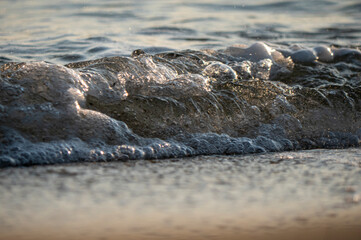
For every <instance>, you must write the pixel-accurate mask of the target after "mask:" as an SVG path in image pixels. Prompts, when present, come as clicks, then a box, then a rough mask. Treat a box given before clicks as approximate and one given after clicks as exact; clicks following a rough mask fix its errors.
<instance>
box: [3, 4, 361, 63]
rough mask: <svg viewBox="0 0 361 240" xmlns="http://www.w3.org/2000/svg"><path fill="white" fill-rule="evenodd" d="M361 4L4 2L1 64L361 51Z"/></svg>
mask: <svg viewBox="0 0 361 240" xmlns="http://www.w3.org/2000/svg"><path fill="white" fill-rule="evenodd" d="M360 12H361V3H360V2H359V1H358V0H343V1H336V0H303V1H292V0H291V1H286V0H278V1H270V0H253V1H247V0H237V1H236V0H226V1H216V0H197V1H194V0H174V1H165V0H155V1H146V0H136V1H133V0H123V1H114V0H104V1H96V0H89V1H84V0H67V1H45V0H32V1H30V0H24V1H20V0H1V1H0V63H5V62H9V61H32V60H36V61H38V60H41V61H48V62H52V63H58V64H59V63H60V64H64V63H68V62H74V61H81V60H90V59H96V58H100V57H104V56H115V55H127V54H129V53H131V51H132V50H134V49H137V48H143V49H146V50H147V51H149V52H160V51H165V50H167V49H174V50H184V49H202V48H216V49H219V48H222V47H226V46H229V45H232V44H247V45H249V44H251V43H253V42H255V41H265V42H267V43H268V44H276V45H286V46H288V45H292V44H300V45H303V46H315V45H320V44H324V45H327V46H330V45H336V46H342V47H360V46H361V44H360V39H361V27H360V24H359V22H360V20H361V13H360Z"/></svg>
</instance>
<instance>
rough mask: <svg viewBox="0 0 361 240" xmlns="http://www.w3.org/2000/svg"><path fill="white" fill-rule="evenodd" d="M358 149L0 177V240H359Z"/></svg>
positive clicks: (53, 169) (33, 170)
mask: <svg viewBox="0 0 361 240" xmlns="http://www.w3.org/2000/svg"><path fill="white" fill-rule="evenodd" d="M360 156H361V150H360V149H358V148H354V149H344V150H311V151H298V152H284V153H271V154H257V155H247V156H200V157H193V158H185V159H172V160H147V161H146V160H137V161H127V162H108V163H79V164H64V165H49V166H34V167H24V168H5V169H1V170H0V205H1V211H0V239H4V240H5V239H7V240H11V239H24V240H25V239H26V240H30V239H59V240H60V239H360V237H361V228H360V226H361V205H360V201H361V184H360V181H359V179H360V176H361V169H360V166H361V165H360V159H361V158H360Z"/></svg>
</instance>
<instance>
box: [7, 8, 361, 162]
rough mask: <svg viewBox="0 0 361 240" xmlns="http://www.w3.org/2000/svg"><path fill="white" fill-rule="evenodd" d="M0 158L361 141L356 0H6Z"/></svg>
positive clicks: (255, 149) (232, 150) (144, 155)
mask: <svg viewBox="0 0 361 240" xmlns="http://www.w3.org/2000/svg"><path fill="white" fill-rule="evenodd" d="M0 5H1V13H2V15H1V19H0V34H1V41H0V61H1V64H2V65H1V66H0V92H1V95H0V123H1V126H0V166H1V167H7V166H21V165H32V164H49V163H64V162H82V161H114V160H115V161H116V160H128V159H157V158H174V157H189V156H194V155H212V154H227V155H228V154H249V153H262V152H275V151H286V150H301V149H313V148H346V147H358V146H359V141H360V138H361V131H360V128H361V122H360V111H361V109H360V94H361V92H360V87H359V86H360V81H361V76H360V72H361V52H360V50H359V49H360V46H361V45H360V39H361V34H360V33H361V28H360V26H359V24H358V23H359V20H360V14H359V12H360V4H359V3H358V1H342V2H338V1H252V2H250V1H222V3H220V2H217V1H172V2H165V1H121V2H119V1H101V2H99V1H87V2H86V3H85V2H84V1H62V2H55V3H53V2H52V3H46V2H44V1H2V2H1V3H0Z"/></svg>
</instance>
